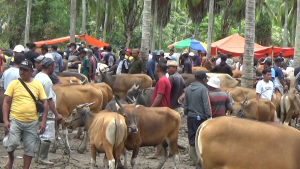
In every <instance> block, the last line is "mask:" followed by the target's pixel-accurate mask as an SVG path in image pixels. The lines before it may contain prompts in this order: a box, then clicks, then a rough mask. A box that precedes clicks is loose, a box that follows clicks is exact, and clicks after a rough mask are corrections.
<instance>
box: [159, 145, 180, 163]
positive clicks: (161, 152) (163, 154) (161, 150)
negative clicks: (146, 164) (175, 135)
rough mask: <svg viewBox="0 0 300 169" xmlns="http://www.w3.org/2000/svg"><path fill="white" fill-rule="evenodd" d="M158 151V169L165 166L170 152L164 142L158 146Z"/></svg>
mask: <svg viewBox="0 0 300 169" xmlns="http://www.w3.org/2000/svg"><path fill="white" fill-rule="evenodd" d="M176 146H177V143H176ZM157 151H158V152H159V165H158V167H157V169H161V168H162V167H163V165H164V164H165V162H166V161H167V158H168V152H167V149H166V148H165V147H164V146H163V144H162V143H160V144H159V145H158V146H157Z"/></svg>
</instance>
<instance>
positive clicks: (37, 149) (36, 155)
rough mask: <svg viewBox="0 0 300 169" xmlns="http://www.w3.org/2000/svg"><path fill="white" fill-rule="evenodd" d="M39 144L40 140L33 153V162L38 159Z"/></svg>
mask: <svg viewBox="0 0 300 169" xmlns="http://www.w3.org/2000/svg"><path fill="white" fill-rule="evenodd" d="M40 144H41V142H40V140H39V142H38V143H37V146H36V150H35V153H34V162H35V163H37V162H38V159H39V155H38V153H39V151H40Z"/></svg>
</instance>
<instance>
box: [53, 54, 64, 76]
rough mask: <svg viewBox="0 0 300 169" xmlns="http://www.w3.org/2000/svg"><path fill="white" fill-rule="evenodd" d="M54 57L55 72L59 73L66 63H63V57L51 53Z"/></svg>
mask: <svg viewBox="0 0 300 169" xmlns="http://www.w3.org/2000/svg"><path fill="white" fill-rule="evenodd" d="M51 54H52V55H53V60H54V62H55V69H54V72H56V73H57V72H59V67H63V66H64V63H63V60H62V56H61V55H60V54H59V53H57V52H52V53H51Z"/></svg>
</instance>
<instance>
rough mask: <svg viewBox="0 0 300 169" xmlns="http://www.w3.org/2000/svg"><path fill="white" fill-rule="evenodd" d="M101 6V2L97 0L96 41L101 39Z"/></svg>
mask: <svg viewBox="0 0 300 169" xmlns="http://www.w3.org/2000/svg"><path fill="white" fill-rule="evenodd" d="M100 5H101V1H100V0H97V14H96V15H97V17H96V39H100Z"/></svg>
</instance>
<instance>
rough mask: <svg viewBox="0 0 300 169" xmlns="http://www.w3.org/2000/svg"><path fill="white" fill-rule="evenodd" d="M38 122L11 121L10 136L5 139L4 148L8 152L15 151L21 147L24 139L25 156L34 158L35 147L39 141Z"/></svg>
mask: <svg viewBox="0 0 300 169" xmlns="http://www.w3.org/2000/svg"><path fill="white" fill-rule="evenodd" d="M38 124H39V122H38V120H35V121H32V122H21V121H18V120H16V119H11V121H10V128H9V132H8V134H7V135H6V136H5V138H4V139H3V146H4V147H5V148H6V151H7V152H12V151H14V150H15V149H16V148H17V147H18V146H19V145H20V140H21V138H22V141H23V148H24V154H25V155H27V156H30V157H32V156H34V151H35V147H36V144H37V141H38V135H37V130H38Z"/></svg>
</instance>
